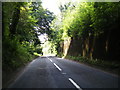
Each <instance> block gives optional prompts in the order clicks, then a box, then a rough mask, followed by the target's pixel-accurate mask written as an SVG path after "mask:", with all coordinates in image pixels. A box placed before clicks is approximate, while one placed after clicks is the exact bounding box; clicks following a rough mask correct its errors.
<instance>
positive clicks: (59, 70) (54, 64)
mask: <svg viewBox="0 0 120 90" xmlns="http://www.w3.org/2000/svg"><path fill="white" fill-rule="evenodd" d="M53 64H54V65H55V67H56V68H57V69H58V70H59V71H62V69H61V68H59V67H58V65H56V64H55V63H53Z"/></svg>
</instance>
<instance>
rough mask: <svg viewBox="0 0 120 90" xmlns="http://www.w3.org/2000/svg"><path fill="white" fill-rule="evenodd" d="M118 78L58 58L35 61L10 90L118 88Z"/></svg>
mask: <svg viewBox="0 0 120 90" xmlns="http://www.w3.org/2000/svg"><path fill="white" fill-rule="evenodd" d="M118 81H119V80H118V76H115V75H112V74H110V73H106V72H104V71H102V70H99V69H95V68H92V67H90V66H87V65H84V64H80V63H78V62H74V61H71V60H66V59H62V58H58V57H38V58H37V59H35V60H33V61H32V62H31V63H30V64H29V65H28V66H27V67H26V68H25V69H24V71H23V72H22V73H21V74H20V75H19V76H18V77H17V79H16V80H15V81H14V82H13V83H12V84H11V85H10V86H9V88H75V89H78V90H84V89H85V88H118Z"/></svg>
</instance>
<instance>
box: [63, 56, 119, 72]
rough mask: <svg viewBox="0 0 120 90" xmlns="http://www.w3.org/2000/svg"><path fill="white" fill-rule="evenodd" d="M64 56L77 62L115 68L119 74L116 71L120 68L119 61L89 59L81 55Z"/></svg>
mask: <svg viewBox="0 0 120 90" xmlns="http://www.w3.org/2000/svg"><path fill="white" fill-rule="evenodd" d="M65 58H67V59H71V60H75V61H78V62H82V63H86V64H89V65H93V66H98V67H101V68H104V69H111V70H117V74H120V73H119V72H118V71H119V69H120V68H119V66H120V63H119V62H117V61H111V62H110V61H105V60H101V59H90V58H86V57H82V56H66V57H65Z"/></svg>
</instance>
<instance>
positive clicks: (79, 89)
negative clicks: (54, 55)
mask: <svg viewBox="0 0 120 90" xmlns="http://www.w3.org/2000/svg"><path fill="white" fill-rule="evenodd" d="M48 59H49V60H50V62H52V63H53V61H52V59H50V58H48ZM53 64H54V66H55V67H56V68H57V69H58V70H59V71H62V69H61V68H60V67H59V66H58V65H57V64H55V63H53ZM62 74H66V73H62ZM68 80H69V81H70V82H71V83H72V84H73V85H74V86H75V87H76V88H77V89H78V90H82V88H80V86H79V85H77V84H76V83H75V81H73V80H72V79H71V78H68Z"/></svg>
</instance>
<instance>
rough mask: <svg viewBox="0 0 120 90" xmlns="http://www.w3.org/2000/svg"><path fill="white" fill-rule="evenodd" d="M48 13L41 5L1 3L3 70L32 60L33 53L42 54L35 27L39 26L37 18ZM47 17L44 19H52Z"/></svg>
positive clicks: (14, 67) (11, 68)
mask: <svg viewBox="0 0 120 90" xmlns="http://www.w3.org/2000/svg"><path fill="white" fill-rule="evenodd" d="M11 6H12V7H11ZM10 7H11V8H10ZM36 10H37V11H36ZM43 12H44V13H43ZM48 12H49V11H47V10H44V9H43V8H42V6H41V3H25V2H11V3H9V2H8V3H3V38H2V41H3V43H2V46H3V62H2V63H3V70H5V71H6V70H14V69H16V68H18V67H20V66H21V65H23V64H25V63H27V62H28V61H30V60H32V58H34V56H35V55H34V53H38V54H42V47H41V46H40V41H39V39H38V34H39V31H38V30H37V29H36V28H35V27H38V26H40V25H39V24H38V22H40V20H39V19H40V18H39V16H46V14H47V13H48ZM36 13H37V14H36ZM49 13H50V12H49ZM49 16H50V15H48V16H46V17H44V18H45V19H46V20H47V18H51V17H52V16H51V17H49ZM44 22H45V21H44ZM41 27H42V26H41Z"/></svg>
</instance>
